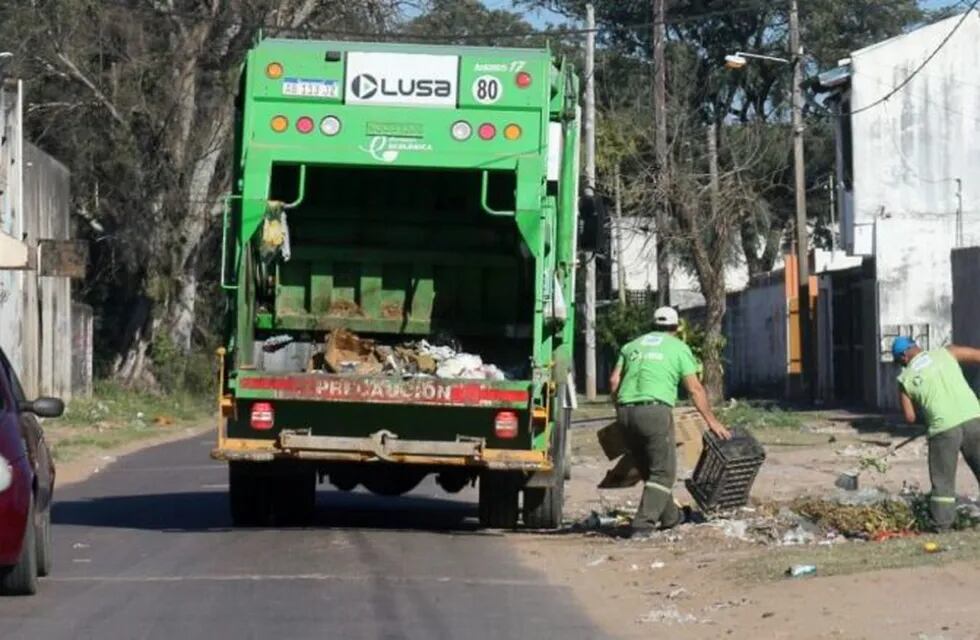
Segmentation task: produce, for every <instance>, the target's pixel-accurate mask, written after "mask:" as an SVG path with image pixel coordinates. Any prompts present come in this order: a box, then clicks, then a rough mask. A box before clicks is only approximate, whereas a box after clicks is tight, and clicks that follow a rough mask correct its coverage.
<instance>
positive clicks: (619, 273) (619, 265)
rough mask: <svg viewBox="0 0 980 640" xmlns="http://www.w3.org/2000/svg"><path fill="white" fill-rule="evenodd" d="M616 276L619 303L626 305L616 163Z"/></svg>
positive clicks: (620, 207) (624, 268)
mask: <svg viewBox="0 0 980 640" xmlns="http://www.w3.org/2000/svg"><path fill="white" fill-rule="evenodd" d="M615 171H616V177H615V178H614V180H615V189H616V277H617V284H618V285H619V286H618V287H617V289H618V290H619V304H620V305H623V306H625V305H626V263H625V262H624V260H625V253H626V252H625V251H624V249H623V191H622V189H623V186H622V182H621V181H620V176H619V164H616V169H615Z"/></svg>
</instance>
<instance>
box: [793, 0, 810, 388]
mask: <svg viewBox="0 0 980 640" xmlns="http://www.w3.org/2000/svg"><path fill="white" fill-rule="evenodd" d="M789 53H790V61H791V62H792V64H793V123H792V124H793V169H794V173H795V174H796V257H797V260H796V264H797V275H798V279H799V294H798V295H799V298H798V300H799V312H800V315H799V317H800V349H801V354H800V355H801V358H800V362H801V364H802V371H801V374H802V375H801V382H802V385H801V391H802V392H803V394H804V397H807V398H811V399H812V398H813V397H814V392H815V391H816V385H815V382H816V380H817V372H816V367H815V366H814V365H815V357H816V349H815V348H814V344H813V337H814V336H815V334H816V331H815V327H813V326H812V322H811V317H810V316H811V313H810V249H809V242H808V238H807V227H806V218H807V216H806V174H805V170H806V168H805V166H804V164H803V163H804V158H803V88H802V87H801V86H800V85H801V84H802V83H803V48H802V47H801V46H800V10H799V6H798V4H797V0H790V3H789Z"/></svg>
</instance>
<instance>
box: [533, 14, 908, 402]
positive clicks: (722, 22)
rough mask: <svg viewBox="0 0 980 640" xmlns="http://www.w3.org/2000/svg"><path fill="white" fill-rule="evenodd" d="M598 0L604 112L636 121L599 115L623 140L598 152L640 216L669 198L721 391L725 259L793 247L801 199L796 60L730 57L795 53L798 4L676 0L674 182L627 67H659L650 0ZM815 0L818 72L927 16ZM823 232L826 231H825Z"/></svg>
mask: <svg viewBox="0 0 980 640" xmlns="http://www.w3.org/2000/svg"><path fill="white" fill-rule="evenodd" d="M522 4H524V5H525V6H546V7H547V8H550V9H552V10H557V11H559V12H561V13H563V14H565V15H567V16H569V17H570V18H573V19H576V20H580V19H581V16H582V15H583V12H584V5H585V2H584V1H583V0H552V1H550V2H545V1H542V0H523V2H522ZM594 5H595V7H596V13H597V16H598V22H599V24H600V25H601V29H602V31H601V33H600V42H601V43H602V47H603V54H602V55H603V57H605V58H614V59H616V60H617V63H616V64H610V65H607V66H602V67H600V71H599V73H598V74H597V75H599V76H600V77H598V78H597V82H598V84H599V86H600V88H604V89H605V91H603V92H601V93H604V94H605V95H604V104H603V107H604V112H603V116H604V119H605V120H606V122H609V123H619V126H624V127H625V133H624V131H623V130H620V131H615V132H611V133H608V134H607V135H605V136H603V135H602V131H603V129H602V126H603V125H602V124H600V140H602V141H603V142H605V143H610V144H611V149H610V150H607V151H606V152H605V153H603V151H602V150H600V155H599V157H600V159H601V158H603V157H604V155H605V156H606V157H608V158H612V159H613V162H615V163H618V164H620V166H621V168H622V170H623V175H624V177H625V181H626V183H627V184H629V185H630V188H629V189H627V192H626V193H627V205H626V206H627V210H628V211H630V212H631V214H632V215H637V214H639V215H642V214H643V213H644V212H647V211H651V210H652V208H653V206H654V205H655V204H656V202H657V201H658V200H667V201H668V202H669V203H670V207H671V210H672V211H673V214H674V215H673V218H674V219H673V225H672V227H671V228H670V232H671V236H672V237H671V239H670V246H671V249H672V252H673V254H674V255H676V256H677V257H678V258H679V259H681V260H682V261H683V262H684V263H685V264H687V265H688V267H689V268H690V269H691V271H693V272H694V273H695V274H696V276H697V279H698V282H699V285H700V289H701V292H702V294H703V295H704V298H705V306H706V314H705V315H706V321H705V336H706V345H705V351H704V354H705V368H706V382H707V383H708V386H709V390H710V391H712V394H713V395H714V396H715V397H718V394H719V393H720V389H721V367H720V365H721V359H720V356H721V353H720V351H721V344H722V343H721V326H722V319H723V317H724V311H725V308H724V307H725V279H724V273H725V267H726V266H727V265H728V264H729V263H730V262H732V261H737V260H739V259H741V260H744V261H745V263H746V265H747V266H748V268H749V271H750V273H752V274H755V273H760V272H763V271H767V270H770V269H771V268H772V266H773V263H774V261H775V259H776V257H777V256H778V255H779V254H780V253H781V252H782V250H783V241H784V237H785V234H786V231H787V229H788V227H789V225H790V222H791V220H792V218H793V198H794V193H793V173H792V162H791V158H792V156H791V145H790V141H791V134H790V131H789V126H788V122H789V106H790V104H789V103H790V89H791V87H790V79H791V76H790V74H789V73H788V67H787V66H785V65H779V64H768V63H753V64H751V65H749V66H748V67H746V68H745V69H744V70H742V71H739V72H731V71H728V70H726V69H724V67H723V65H722V62H723V60H724V57H725V56H726V55H728V54H731V53H734V52H735V51H751V52H755V53H763V54H770V55H777V56H785V55H786V48H787V47H786V42H787V16H786V7H785V6H783V5H782V3H770V4H756V5H753V6H750V7H739V6H738V5H737V4H736V5H733V4H732V3H729V2H725V1H722V0H675V1H673V2H668V5H667V11H668V13H667V21H668V66H667V71H668V84H669V87H670V89H669V92H668V93H669V95H668V111H669V114H670V115H669V121H670V123H671V134H670V137H671V150H672V152H671V163H672V166H671V170H670V171H671V173H670V178H669V180H667V181H666V183H665V184H660V183H658V181H656V180H653V179H651V167H652V165H653V160H652V158H651V156H650V144H649V141H650V132H649V130H648V127H647V126H646V124H645V123H646V122H647V121H648V120H650V119H651V118H652V114H651V113H650V107H649V97H648V96H649V90H648V89H646V88H645V87H638V86H637V85H636V84H635V83H634V82H632V81H630V78H629V75H628V74H624V73H623V72H624V70H625V69H627V68H629V69H631V70H632V73H633V74H634V75H635V76H639V77H642V78H649V77H650V74H649V67H648V64H649V56H650V51H651V30H650V28H649V26H648V24H649V21H650V8H651V6H652V5H651V3H650V2H649V1H646V0H629V1H621V0H597V1H596V2H594ZM805 5H806V11H805V13H804V15H803V28H804V33H805V36H809V37H810V38H811V40H810V41H807V40H806V38H805V39H804V41H805V42H807V49H808V54H807V55H808V57H807V61H806V64H807V67H808V69H810V70H811V72H815V71H817V70H819V69H824V68H827V67H830V66H834V65H836V63H837V59H838V58H839V57H843V55H844V52H846V51H848V50H853V49H856V48H859V47H860V46H863V45H865V44H870V43H872V42H875V41H878V40H881V39H884V38H885V37H888V36H891V35H896V34H898V33H901V32H902V30H904V29H906V28H907V27H909V26H911V25H913V24H916V23H917V22H919V21H921V20H922V19H923V18H924V14H923V13H922V11H920V10H919V8H918V7H917V4H916V2H915V1H914V0H885V1H882V0H855V1H850V0H848V1H844V0H815V1H814V2H809V3H805ZM624 61H625V62H624ZM602 121H603V119H600V122H602ZM807 122H808V131H807V145H808V147H807V148H808V150H809V153H808V157H807V163H808V166H807V169H808V171H807V176H808V185H807V186H808V191H809V192H810V194H811V197H810V198H809V206H810V209H809V217H810V218H811V220H814V221H816V222H818V223H819V222H821V221H823V220H825V219H826V213H825V212H826V211H827V202H826V199H825V198H826V195H825V194H826V192H825V191H821V190H820V187H822V186H823V185H824V184H825V183H826V181H827V177H828V175H829V174H830V173H831V172H832V170H833V153H832V132H831V130H830V128H829V126H828V123H827V121H826V120H825V119H823V118H819V117H815V116H813V114H811V117H808V118H807ZM616 126H617V125H613V128H615V127H616ZM710 131H716V132H717V140H716V142H717V144H716V145H715V150H714V151H713V152H711V153H709V152H708V148H709V145H708V144H707V140H708V138H706V132H710ZM711 159H713V161H709V160H711ZM601 166H602V164H600V167H601ZM714 167H717V168H716V169H714ZM713 169H714V170H713ZM712 175H714V176H716V177H714V178H713V177H712ZM822 235H825V234H824V233H823V230H822V229H818V238H819V237H820V236H822ZM739 254H741V255H739Z"/></svg>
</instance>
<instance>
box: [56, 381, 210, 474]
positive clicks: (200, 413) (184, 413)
mask: <svg viewBox="0 0 980 640" xmlns="http://www.w3.org/2000/svg"><path fill="white" fill-rule="evenodd" d="M214 402H215V401H214V398H213V397H212V396H210V395H203V394H192V393H189V392H180V393H174V394H166V395H154V394H150V393H144V392H139V391H131V390H128V389H124V388H122V387H120V386H118V385H116V384H112V383H109V382H99V383H97V384H96V386H95V392H94V393H93V395H92V397H90V398H75V399H74V400H72V401H71V402H70V403H69V405H68V407H67V409H66V411H65V415H64V416H63V417H61V418H59V419H57V420H48V421H46V422H45V423H44V431H45V434H46V436H47V439H48V442H49V443H50V445H51V448H52V451H53V454H54V457H55V460H58V461H62V462H63V461H66V460H71V459H73V458H77V457H78V456H79V455H81V454H83V453H85V452H87V451H92V450H106V449H113V448H115V447H119V446H122V445H125V444H129V443H131V442H135V441H138V440H143V439H146V438H152V437H155V436H158V435H161V434H163V433H166V431H167V430H168V429H174V428H177V427H183V426H188V425H193V424H199V423H201V422H203V421H205V420H208V419H210V417H211V416H212V415H213V413H214Z"/></svg>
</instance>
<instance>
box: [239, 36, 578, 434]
mask: <svg viewBox="0 0 980 640" xmlns="http://www.w3.org/2000/svg"><path fill="white" fill-rule="evenodd" d="M270 65H271V67H270ZM577 85H578V80H577V79H576V78H575V76H574V74H573V72H572V70H571V68H570V66H569V65H568V64H567V63H566V62H564V61H556V60H555V59H554V58H553V56H552V54H551V53H550V52H549V51H548V50H537V49H499V48H476V47H440V46H423V45H409V44H377V43H371V44H368V43H353V42H325V41H302V40H283V39H266V40H262V41H260V42H259V43H258V44H257V45H256V46H255V47H254V48H253V49H252V50H251V51H250V52H249V54H248V57H247V60H246V64H245V66H244V69H243V73H242V79H241V87H240V91H239V96H238V102H237V137H236V146H235V159H236V162H235V176H234V190H233V193H232V194H231V196H230V197H229V198H228V199H227V205H226V212H225V219H224V234H225V238H224V246H223V255H222V261H223V263H222V286H223V288H225V289H226V291H227V294H228V297H229V302H230V305H229V307H230V309H231V311H230V313H229V320H228V323H227V326H228V329H227V341H226V349H227V356H226V360H225V362H226V376H225V385H226V386H225V392H226V394H227V395H229V396H230V397H231V402H232V406H233V407H234V408H235V410H234V411H233V412H232V414H231V415H230V416H229V417H228V418H227V423H226V433H227V436H228V437H234V438H252V439H256V440H268V439H274V438H275V437H276V434H277V433H279V432H280V431H281V430H282V429H296V430H308V431H309V432H310V433H312V434H315V435H335V436H368V435H369V434H371V433H375V432H377V431H379V430H381V429H384V430H387V431H389V432H393V433H396V434H398V437H401V438H411V439H416V440H438V441H445V440H455V439H459V438H460V437H466V438H485V439H486V440H487V443H488V446H493V447H499V448H503V449H508V448H524V449H537V450H546V449H547V448H548V443H549V430H550V429H551V426H552V424H553V415H549V417H548V418H547V419H545V420H544V421H541V420H535V419H534V416H535V410H536V409H537V410H538V414H540V412H541V410H543V409H546V410H548V411H549V413H550V414H554V411H555V407H556V406H560V405H561V403H562V402H563V401H564V400H563V399H556V398H555V397H554V395H555V393H556V389H559V388H561V385H564V384H565V383H566V381H567V380H569V375H568V374H569V372H570V370H571V366H572V345H573V341H574V327H573V319H574V317H575V310H574V291H575V285H574V273H575V268H574V267H575V245H576V230H577V226H578V222H577V208H578V180H577V176H578V150H579V141H578V136H579V132H578V129H579V116H578V110H577V106H576V105H577V93H578V86H577ZM459 123H466V125H467V126H468V129H469V135H468V136H466V137H465V139H457V138H462V137H463V136H462V135H458V134H460V133H465V132H466V131H465V130H466V128H467V127H464V126H463V125H461V124H459ZM283 125H284V126H283ZM311 125H312V128H311ZM338 125H339V126H338ZM491 128H492V131H491ZM454 131H455V132H456V134H457V136H455V137H454ZM491 133H492V135H490V134H491ZM485 138H486V139H485ZM282 214H284V215H282ZM273 218H275V219H280V218H281V219H282V220H284V221H285V226H286V228H287V229H288V244H289V255H288V259H286V257H285V256H283V255H278V256H276V257H275V258H274V259H269V258H268V257H264V256H263V254H262V250H261V245H262V241H263V233H264V229H265V226H266V224H267V222H268V220H270V219H273ZM337 328H345V329H348V330H351V331H354V332H357V333H358V334H361V335H363V336H368V337H371V338H377V339H379V340H381V341H389V342H398V341H405V340H413V339H419V338H425V337H427V336H431V335H433V334H436V333H440V332H442V333H448V334H451V335H452V336H454V337H455V338H457V339H458V340H459V341H460V342H461V343H462V345H463V346H464V350H465V351H468V352H471V353H478V354H480V355H481V356H483V358H484V360H485V361H487V362H491V363H494V364H501V365H502V366H503V365H513V364H519V365H521V367H518V368H520V369H521V370H522V374H521V375H520V376H519V377H520V379H518V380H507V381H484V380H479V381H474V380H436V379H408V380H402V379H398V378H395V379H392V378H386V377H381V376H378V377H375V378H353V377H348V376H338V375H329V374H326V373H322V372H308V371H302V370H301V368H300V367H297V366H294V367H293V368H291V369H290V368H289V367H285V368H279V369H276V370H269V368H268V367H267V366H266V365H263V364H262V362H259V361H258V360H261V359H262V357H263V356H262V355H261V354H262V348H261V345H262V344H264V343H263V341H264V340H266V339H268V338H270V337H273V336H283V335H287V336H290V337H291V338H292V339H295V340H297V341H303V340H305V341H308V342H311V343H322V341H323V336H324V334H325V332H327V331H329V330H332V329H337ZM498 359H499V361H498ZM257 401H270V402H273V403H274V405H275V409H276V415H275V428H274V429H271V430H268V431H262V432H259V431H255V430H253V429H252V428H251V427H250V424H249V407H250V406H251V404H252V403H254V402H257ZM501 410H511V411H514V412H516V413H517V414H518V416H519V419H520V425H521V427H520V433H519V436H518V437H517V438H516V439H509V440H500V441H498V440H495V437H494V428H493V425H494V417H495V416H496V414H497V412H499V411H501Z"/></svg>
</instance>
